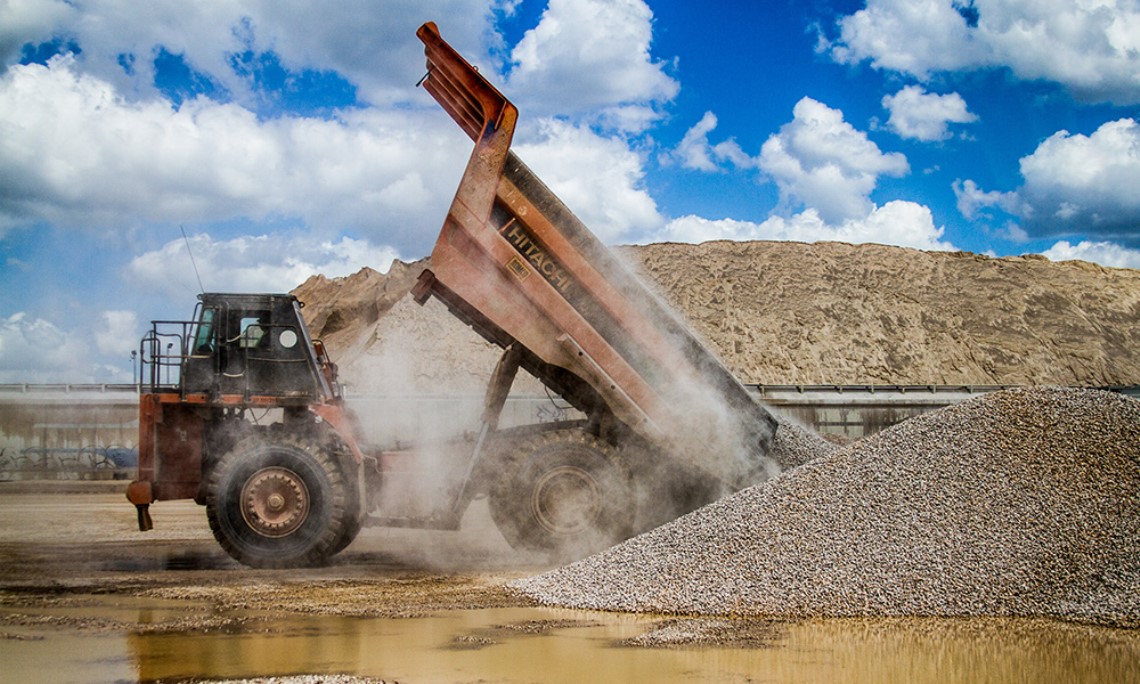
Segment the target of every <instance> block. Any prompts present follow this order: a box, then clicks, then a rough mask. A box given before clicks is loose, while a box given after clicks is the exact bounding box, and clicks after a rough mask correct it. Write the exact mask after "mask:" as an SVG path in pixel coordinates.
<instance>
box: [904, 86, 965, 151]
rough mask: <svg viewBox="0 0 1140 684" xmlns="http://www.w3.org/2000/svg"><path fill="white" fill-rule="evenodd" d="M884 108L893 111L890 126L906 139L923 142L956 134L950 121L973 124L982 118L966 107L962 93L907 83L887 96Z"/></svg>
mask: <svg viewBox="0 0 1140 684" xmlns="http://www.w3.org/2000/svg"><path fill="white" fill-rule="evenodd" d="M883 107H885V108H886V109H887V110H888V111H889V112H890V113H891V114H890V118H889V119H888V120H887V126H888V127H889V128H890V129H891V130H893V131H894V132H895V133H898V134H899V135H900V136H902V137H903V138H912V139H915V140H921V141H923V142H931V141H936V140H946V139H947V138H949V137H950V136H951V135H952V134H951V132H950V124H952V123H958V124H962V123H972V122H974V121H977V120H978V117H977V116H976V115H974V114H972V113H970V111H969V110H968V109H967V108H966V101H965V100H964V99H962V96H961V95H959V94H958V93H948V94H946V95H938V94H935V93H928V92H926V90H925V89H924V88H922V87H921V86H914V85H910V86H906V87H905V88H903V89H902V90H900V91H898V92H897V93H895V94H894V95H886V96H884V97H883Z"/></svg>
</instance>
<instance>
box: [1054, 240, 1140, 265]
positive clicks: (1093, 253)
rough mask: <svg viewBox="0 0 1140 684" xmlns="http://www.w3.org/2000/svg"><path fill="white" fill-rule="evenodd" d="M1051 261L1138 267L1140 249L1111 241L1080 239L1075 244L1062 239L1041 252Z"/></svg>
mask: <svg viewBox="0 0 1140 684" xmlns="http://www.w3.org/2000/svg"><path fill="white" fill-rule="evenodd" d="M1041 254H1042V255H1044V256H1046V257H1048V258H1049V259H1050V260H1051V261H1071V260H1074V259H1076V260H1080V261H1091V262H1093V263H1097V264H1100V265H1101V266H1109V267H1112V268H1140V249H1129V248H1127V247H1122V246H1120V245H1118V244H1115V243H1112V242H1094V241H1089V240H1081V241H1080V242H1078V243H1077V244H1075V245H1072V244H1069V242H1068V241H1066V240H1062V241H1060V242H1058V243H1057V244H1055V245H1053V246H1052V247H1050V248H1049V249H1047V250H1045V251H1044V252H1042V253H1041Z"/></svg>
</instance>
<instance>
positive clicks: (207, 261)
mask: <svg viewBox="0 0 1140 684" xmlns="http://www.w3.org/2000/svg"><path fill="white" fill-rule="evenodd" d="M188 242H189V243H190V245H189V249H192V250H193V260H191V257H190V254H189V253H188V251H187V245H186V241H183V240H173V241H171V242H168V243H166V244H165V245H163V246H162V247H161V248H159V249H157V250H154V251H150V252H146V253H144V254H141V255H139V256H136V257H135V258H134V259H132V260H131V262H130V264H129V265H128V266H127V274H128V275H129V277H130V278H131V279H132V280H133V281H134V282H135V283H137V284H138V285H139V286H140V287H141V288H144V289H146V290H147V291H155V292H159V293H165V294H167V295H170V296H175V297H177V296H179V295H184V294H186V293H187V292H198V291H199V286H198V280H197V276H196V275H195V265H196V266H197V269H198V274H200V275H201V278H202V287H204V288H205V289H206V290H209V291H218V290H222V291H232V292H288V291H289V290H292V289H293V288H295V287H297V286H298V285H300V284H301V283H303V282H304V281H305V280H306V279H308V278H309V276H312V275H316V274H318V273H320V274H324V275H325V276H328V277H330V278H336V277H340V276H346V275H349V274H351V273H355V272H356V271H359V270H360V269H361V268H363V267H365V266H368V267H370V268H373V269H375V270H377V271H380V272H385V271H387V270H388V266H389V265H390V264H391V263H392V260H393V259H395V258H397V254H396V252H395V251H394V250H393V249H391V248H389V247H378V246H375V245H371V244H369V243H368V242H367V241H365V240H354V239H352V238H347V237H346V238H341V239H340V240H339V241H337V242H328V241H320V240H316V239H313V238H310V237H308V236H294V237H287V236H284V235H277V234H275V235H257V236H243V237H238V238H233V239H229V240H215V239H214V238H212V237H211V236H209V235H194V236H191V237H190V238H189V240H188Z"/></svg>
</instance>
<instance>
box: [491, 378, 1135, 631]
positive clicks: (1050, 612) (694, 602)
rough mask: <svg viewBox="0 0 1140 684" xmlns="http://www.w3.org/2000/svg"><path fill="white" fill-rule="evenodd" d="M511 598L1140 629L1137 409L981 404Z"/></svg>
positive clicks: (702, 514)
mask: <svg viewBox="0 0 1140 684" xmlns="http://www.w3.org/2000/svg"><path fill="white" fill-rule="evenodd" d="M511 587H512V588H513V589H515V590H517V591H520V592H522V593H523V594H526V595H528V596H530V597H532V598H534V599H537V600H538V601H539V602H541V603H546V604H554V605H563V606H569V607H577V608H588V609H601V610H617V611H633V612H659V613H681V614H703V615H735V616H757V615H767V616H893V615H917V616H924V615H937V616H978V615H1000V616H1051V617H1061V618H1068V619H1077V620H1086V621H1090V622H1097V623H1103V624H1113V625H1126V626H1140V402H1137V401H1135V400H1132V399H1128V398H1125V397H1122V396H1119V395H1116V394H1112V393H1108V392H1100V391H1092V390H1071V389H1029V390H1009V391H1003V392H995V393H992V394H988V395H985V396H982V397H978V398H976V399H973V400H970V401H967V402H963V403H961V404H958V405H955V406H951V407H949V408H946V409H942V410H940V411H936V412H932V413H928V414H925V415H922V416H919V417H916V418H913V419H911V420H909V421H906V422H904V423H901V424H899V425H896V426H895V427H893V428H891V429H889V430H886V431H884V432H882V433H879V434H878V435H876V436H874V437H870V438H867V439H865V440H862V441H860V442H856V443H854V444H851V445H849V446H847V447H844V448H841V449H838V450H835V451H833V452H831V453H830V454H826V455H824V456H822V457H820V458H817V459H814V460H812V461H810V462H808V463H807V464H805V465H803V466H801V467H799V468H795V469H793V470H791V471H788V472H786V473H784V474H783V475H781V476H780V477H778V478H776V479H774V480H771V481H769V482H767V483H764V484H762V485H758V486H756V487H752V488H750V489H746V490H744V491H742V492H739V493H738V494H736V495H734V496H731V497H729V498H726V499H723V500H721V501H718V502H716V503H714V504H711V505H709V506H706V507H704V508H702V509H699V510H697V511H694V512H693V513H691V514H689V515H687V516H685V517H682V518H679V519H678V520H676V521H674V522H672V523H670V524H668V525H665V526H662V527H659V528H657V529H655V530H652V531H650V532H647V533H645V534H643V535H640V536H638V537H635V538H633V539H630V540H629V541H627V542H625V543H623V544H621V545H618V546H615V547H613V548H611V549H608V550H607V551H604V552H602V553H599V554H597V555H594V556H591V557H589V558H586V559H584V560H581V561H579V562H577V563H573V564H571V565H568V566H565V567H562V568H559V569H556V570H553V571H551V572H548V573H546V574H543V575H539V576H537V577H533V578H529V579H524V580H519V581H516V582H514V583H512V584H511Z"/></svg>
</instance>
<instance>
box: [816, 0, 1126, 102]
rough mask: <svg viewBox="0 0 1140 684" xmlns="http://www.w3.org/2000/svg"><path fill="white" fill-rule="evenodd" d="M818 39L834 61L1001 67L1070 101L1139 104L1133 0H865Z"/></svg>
mask: <svg viewBox="0 0 1140 684" xmlns="http://www.w3.org/2000/svg"><path fill="white" fill-rule="evenodd" d="M838 28H839V35H838V37H837V39H836V40H834V41H824V42H823V48H824V49H826V50H828V51H829V52H830V54H831V56H832V58H834V59H835V60H836V61H838V62H841V63H847V64H856V63H859V62H862V61H865V60H867V61H870V62H871V64H872V65H873V66H874V67H876V68H880V69H885V70H890V71H898V72H902V73H906V74H910V75H913V76H915V77H917V78H919V79H922V80H926V79H929V78H930V77H931V76H932V75H933V74H935V73H939V72H950V71H958V70H963V69H982V68H990V67H1008V68H1009V69H1010V70H1011V71H1012V72H1013V73H1014V74H1015V75H1016V76H1017V77H1019V78H1022V79H1027V80H1038V79H1046V80H1050V81H1055V82H1057V83H1060V84H1062V85H1063V86H1065V87H1066V88H1068V89H1069V90H1070V91H1071V92H1073V93H1074V94H1075V95H1076V96H1077V97H1078V98H1081V99H1085V100H1089V101H1097V102H1100V101H1106V102H1114V103H1116V104H1135V103H1137V102H1140V6H1138V5H1137V3H1136V2H1134V1H1133V0H1097V1H1095V2H1073V1H1072V0H1046V1H1042V0H868V1H867V5H866V7H865V8H863V9H861V10H858V11H857V12H855V13H854V14H851V15H849V16H846V17H843V18H842V19H840V20H839V24H838Z"/></svg>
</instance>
